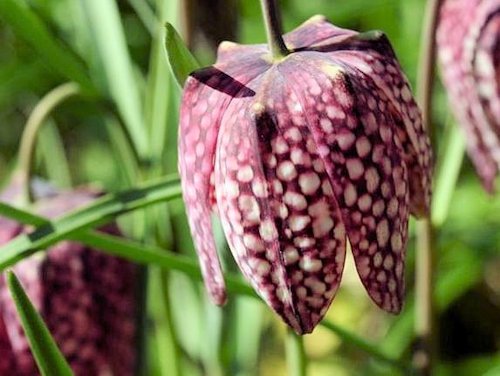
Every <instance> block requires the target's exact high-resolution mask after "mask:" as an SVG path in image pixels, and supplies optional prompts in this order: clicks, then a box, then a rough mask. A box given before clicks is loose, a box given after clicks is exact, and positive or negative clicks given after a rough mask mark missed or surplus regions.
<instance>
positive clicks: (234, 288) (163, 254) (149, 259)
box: [0, 202, 256, 297]
mask: <svg viewBox="0 0 500 376" xmlns="http://www.w3.org/2000/svg"><path fill="white" fill-rule="evenodd" d="M0 214H1V215H3V216H5V217H7V218H10V219H13V220H16V221H18V222H21V223H23V224H28V225H32V226H38V227H42V226H46V227H52V226H54V224H53V223H52V222H51V221H50V220H48V219H46V218H44V217H41V216H39V215H36V214H32V213H29V212H27V211H25V210H22V209H18V208H15V207H13V206H10V205H8V204H5V203H3V202H0ZM68 237H69V238H70V239H71V240H74V241H77V242H80V243H83V244H85V245H87V246H89V247H92V248H94V249H97V250H99V251H102V252H104V253H107V254H110V255H113V256H118V257H122V258H124V259H127V260H129V261H132V262H135V263H137V264H143V265H154V266H159V267H161V268H165V269H171V270H175V271H179V272H181V273H183V274H185V275H187V276H189V277H190V278H192V279H194V280H197V281H202V279H203V278H202V275H201V271H200V268H199V266H198V263H197V262H196V261H194V260H192V259H190V258H188V257H186V256H182V255H180V254H176V253H173V252H169V251H167V250H165V249H162V248H159V247H154V246H150V245H145V244H142V243H138V242H135V241H133V240H131V239H124V238H120V237H117V236H113V235H108V234H103V233H100V232H97V231H92V230H88V229H86V228H85V229H80V230H77V231H75V232H72V233H71V234H69V235H68ZM225 279H226V282H227V285H228V290H229V291H230V292H233V293H238V294H242V295H247V296H251V297H256V295H255V293H254V292H253V290H252V289H251V288H250V286H248V285H247V284H246V283H244V282H243V281H241V279H240V278H239V277H237V276H233V275H226V277H225Z"/></svg>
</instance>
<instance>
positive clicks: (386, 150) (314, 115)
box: [283, 56, 409, 312]
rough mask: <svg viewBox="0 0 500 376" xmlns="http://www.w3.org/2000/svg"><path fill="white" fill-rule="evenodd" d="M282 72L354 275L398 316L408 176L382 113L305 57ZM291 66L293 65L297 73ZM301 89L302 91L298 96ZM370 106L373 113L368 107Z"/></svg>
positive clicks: (338, 69) (355, 88) (332, 69)
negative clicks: (327, 188) (300, 112)
mask: <svg viewBox="0 0 500 376" xmlns="http://www.w3.org/2000/svg"><path fill="white" fill-rule="evenodd" d="M304 59H305V57H302V58H300V59H299V58H297V59H293V58H291V59H290V63H289V64H287V65H286V66H285V65H283V67H286V69H287V70H288V72H289V74H290V77H293V78H294V79H293V80H292V79H290V82H293V84H294V88H295V92H296V93H297V96H302V98H301V99H299V100H300V101H301V102H302V103H304V104H305V106H306V107H305V109H306V111H307V118H308V122H309V127H310V130H311V133H312V134H313V137H314V140H315V142H316V147H317V148H318V151H319V153H320V155H321V156H322V158H323V160H324V161H325V165H326V170H327V172H328V175H329V177H330V181H331V183H332V186H333V191H334V195H335V197H336V198H337V201H338V203H339V205H340V208H341V210H342V216H343V221H344V224H345V227H346V231H347V236H348V239H349V242H350V244H351V248H352V250H353V254H354V259H355V262H356V267H357V269H358V273H359V275H360V277H361V280H362V282H363V284H364V285H365V287H366V289H367V291H368V293H369V295H370V296H371V298H372V299H373V300H374V301H375V303H377V305H379V306H380V307H381V308H383V309H385V310H387V311H389V312H399V311H400V310H401V307H402V301H403V297H404V280H403V266H404V249H405V245H406V238H407V225H408V214H409V213H408V200H409V197H408V176H407V169H406V165H405V163H404V161H403V160H402V158H401V157H400V155H401V150H400V148H401V146H400V145H398V142H399V141H398V140H397V138H398V136H397V134H396V133H395V132H394V125H393V119H392V117H391V115H390V113H385V112H383V111H380V110H379V109H378V106H379V105H380V104H383V105H384V106H386V107H387V106H388V101H387V100H386V101H383V100H382V99H381V98H380V97H379V96H378V95H377V88H376V87H374V86H371V85H370V82H369V81H361V80H358V79H357V78H356V77H355V75H352V73H351V72H350V68H345V67H342V66H335V65H329V64H325V62H324V61H321V60H317V59H316V60H315V59H314V58H313V57H312V56H311V57H310V58H309V59H307V61H308V62H307V63H306V62H305V61H306V60H304ZM295 64H297V65H300V66H301V69H300V70H299V69H297V67H296V66H295ZM301 87H302V88H303V89H302V90H301V89H300V88H301ZM372 100H374V101H375V103H376V107H375V108H376V109H375V110H374V109H371V108H370V105H369V102H370V101H372Z"/></svg>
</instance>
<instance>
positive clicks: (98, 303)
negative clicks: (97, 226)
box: [0, 184, 138, 376]
mask: <svg viewBox="0 0 500 376" xmlns="http://www.w3.org/2000/svg"><path fill="white" fill-rule="evenodd" d="M47 186H48V185H47V184H44V185H43V186H42V187H41V186H40V185H38V186H37V187H38V188H42V190H43V192H42V196H43V197H42V198H39V199H38V200H37V202H36V204H35V209H36V211H37V212H38V213H39V214H41V215H44V216H46V217H48V218H55V217H57V216H60V215H62V214H64V213H67V212H68V211H71V210H74V209H76V208H78V207H80V206H82V205H84V204H87V203H89V202H90V201H92V200H93V199H95V197H96V196H97V195H98V192H96V191H93V190H89V189H87V188H85V189H77V190H73V191H67V192H56V191H55V190H54V189H50V190H46V189H44V187H47ZM19 189H20V187H19V186H17V185H16V184H13V185H11V186H10V187H9V188H8V189H7V190H6V191H4V192H3V194H2V195H1V199H3V200H6V199H8V198H9V197H11V196H12V195H16V194H19ZM39 191H40V189H38V190H37V189H36V187H35V196H38V197H40V194H39V193H40V192H39ZM47 195H49V196H47ZM0 222H1V226H0V243H1V244H3V243H6V242H8V241H9V240H10V239H12V238H13V237H14V236H16V235H17V234H20V233H22V232H23V231H29V229H25V228H24V227H23V226H21V225H19V224H17V223H15V222H12V221H10V220H7V219H5V218H0ZM101 231H104V232H106V233H110V234H114V235H119V231H118V228H117V227H116V225H113V224H111V225H107V226H105V227H104V228H103V229H101ZM13 269H14V271H15V272H16V274H17V276H18V277H19V279H20V281H21V282H22V284H23V286H24V288H25V289H26V292H27V294H28V295H29V297H30V299H31V300H32V302H33V303H34V305H35V306H36V307H37V309H38V310H39V312H40V313H41V315H42V317H43V318H44V320H45V322H46V323H47V326H48V328H49V330H50V332H51V333H52V335H53V336H54V339H55V340H56V342H57V344H58V346H59V348H60V349H61V351H62V353H63V355H64V356H65V358H66V359H67V360H68V362H69V364H70V366H71V368H72V370H73V372H74V373H75V375H79V376H80V375H81V376H84V375H103V374H106V375H108V374H109V375H120V376H121V375H125V376H126V375H133V374H134V368H135V364H136V360H137V358H136V355H135V354H136V351H135V345H136V339H137V338H136V336H137V334H136V320H137V310H138V307H137V299H136V298H137V296H136V287H137V285H136V281H137V277H138V275H137V273H138V270H137V267H136V266H135V265H134V264H131V263H129V262H126V261H124V260H121V259H118V258H116V257H112V256H109V255H105V254H103V253H100V252H98V251H97V250H93V249H90V248H88V247H86V246H84V245H81V244H78V243H73V242H69V241H63V242H60V243H58V244H57V245H55V246H52V247H51V248H50V249H48V250H47V251H46V252H44V253H42V254H35V255H33V256H30V257H28V258H26V259H23V260H22V261H21V262H19V263H18V264H16V265H15V266H14V267H13ZM2 323H4V324H5V331H4V336H5V335H7V338H0V348H3V342H2V341H4V342H5V343H6V344H8V345H9V347H10V350H9V349H7V347H6V349H7V350H6V351H7V352H5V353H2V356H1V358H2V359H5V362H7V361H9V363H10V365H9V367H11V368H10V370H9V372H10V373H8V374H16V375H37V374H38V371H37V368H36V365H35V362H34V359H33V357H32V355H31V352H30V349H29V345H28V342H27V340H26V337H25V335H24V332H23V329H22V327H21V324H20V322H19V319H18V316H17V312H16V309H15V306H14V303H13V302H12V299H11V297H10V294H9V292H8V289H7V287H6V285H5V284H4V283H3V281H2V282H1V283H0V336H1V335H2V328H1V326H2ZM2 366H3V360H0V370H1V369H2V368H1V367H2ZM2 374H3V373H2ZM6 374H7V373H6Z"/></svg>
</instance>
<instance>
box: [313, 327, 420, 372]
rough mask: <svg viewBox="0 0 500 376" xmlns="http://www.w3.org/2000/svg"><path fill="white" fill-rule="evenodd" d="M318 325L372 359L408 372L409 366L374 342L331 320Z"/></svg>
mask: <svg viewBox="0 0 500 376" xmlns="http://www.w3.org/2000/svg"><path fill="white" fill-rule="evenodd" d="M320 325H321V326H323V327H324V328H326V329H328V330H330V331H331V332H333V333H335V334H337V336H339V337H340V338H341V339H342V340H343V341H344V342H347V343H350V344H352V345H354V346H355V347H356V348H358V349H361V350H363V351H364V352H365V353H367V354H369V355H371V356H372V357H373V358H374V359H377V360H379V361H381V362H384V363H387V364H389V365H391V366H393V367H394V368H398V369H400V370H401V371H402V372H404V373H405V375H407V374H410V371H411V367H409V366H408V365H407V364H405V363H403V362H400V361H399V360H397V359H393V358H391V357H389V356H387V355H386V354H384V353H383V352H382V351H380V350H379V347H378V346H377V345H376V344H373V343H370V342H368V341H366V340H365V339H363V338H361V337H358V336H357V335H355V334H353V333H351V332H349V331H347V330H345V329H344V328H342V327H340V326H338V325H336V324H334V323H332V322H331V321H328V320H323V321H322V322H321V324H320Z"/></svg>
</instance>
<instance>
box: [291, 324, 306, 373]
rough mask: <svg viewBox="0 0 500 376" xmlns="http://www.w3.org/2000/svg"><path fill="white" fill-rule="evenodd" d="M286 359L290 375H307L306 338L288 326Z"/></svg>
mask: <svg viewBox="0 0 500 376" xmlns="http://www.w3.org/2000/svg"><path fill="white" fill-rule="evenodd" d="M286 359H287V365H288V375H290V376H306V375H307V357H306V353H305V351H304V339H303V337H302V336H299V335H297V334H296V333H295V332H294V331H293V330H292V329H290V328H287V333H286Z"/></svg>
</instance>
